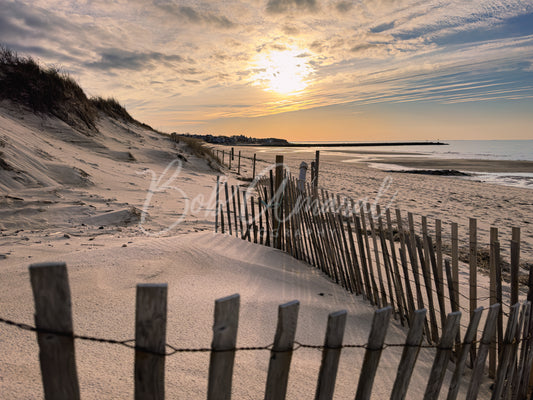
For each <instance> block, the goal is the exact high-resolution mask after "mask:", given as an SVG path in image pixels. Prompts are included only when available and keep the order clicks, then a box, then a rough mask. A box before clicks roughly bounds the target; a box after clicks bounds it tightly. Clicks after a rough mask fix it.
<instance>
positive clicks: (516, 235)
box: [511, 227, 520, 304]
mask: <svg viewBox="0 0 533 400" xmlns="http://www.w3.org/2000/svg"><path fill="white" fill-rule="evenodd" d="M519 265H520V228H517V227H513V230H512V239H511V304H515V303H518V269H519Z"/></svg>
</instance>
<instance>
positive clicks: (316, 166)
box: [313, 150, 320, 188]
mask: <svg viewBox="0 0 533 400" xmlns="http://www.w3.org/2000/svg"><path fill="white" fill-rule="evenodd" d="M319 166H320V150H317V151H316V152H315V180H314V181H313V186H314V187H315V188H317V187H318V171H319Z"/></svg>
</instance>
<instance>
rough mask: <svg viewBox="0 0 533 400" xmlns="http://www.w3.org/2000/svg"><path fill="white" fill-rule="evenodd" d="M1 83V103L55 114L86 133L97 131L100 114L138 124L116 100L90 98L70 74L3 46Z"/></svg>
mask: <svg viewBox="0 0 533 400" xmlns="http://www.w3.org/2000/svg"><path fill="white" fill-rule="evenodd" d="M0 82H1V85H0V100H4V99H7V100H11V101H13V102H15V103H17V104H21V105H23V106H26V107H28V108H29V109H31V110H32V111H34V112H40V113H44V114H49V115H53V116H55V117H57V118H59V119H61V120H62V121H64V122H66V123H67V124H68V125H70V126H72V127H74V128H77V129H80V130H83V131H87V130H88V131H97V128H96V121H97V119H98V114H99V112H102V113H104V114H105V115H107V116H109V117H111V118H115V119H121V120H124V121H126V122H132V123H137V121H135V120H134V119H133V118H132V117H131V115H130V114H129V113H128V112H127V111H126V109H125V108H124V107H123V106H121V105H120V104H119V102H118V101H117V100H115V99H113V98H108V99H104V98H102V97H94V98H88V97H87V95H86V94H85V92H84V91H83V89H82V88H81V87H80V86H79V85H78V83H77V82H76V81H75V80H74V79H72V78H71V77H70V76H69V75H68V74H67V73H65V72H62V71H61V70H60V69H58V68H56V67H44V66H42V65H40V64H39V63H38V62H37V61H35V60H34V59H33V58H32V57H22V56H19V55H18V54H17V53H16V52H14V51H12V50H10V49H8V48H6V47H0ZM140 125H142V124H140Z"/></svg>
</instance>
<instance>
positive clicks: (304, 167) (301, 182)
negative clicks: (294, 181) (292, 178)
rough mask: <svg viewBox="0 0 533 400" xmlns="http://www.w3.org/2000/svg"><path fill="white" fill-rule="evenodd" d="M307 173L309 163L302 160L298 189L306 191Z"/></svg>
mask: <svg viewBox="0 0 533 400" xmlns="http://www.w3.org/2000/svg"><path fill="white" fill-rule="evenodd" d="M306 174H307V163H306V162H305V161H302V162H301V163H300V176H299V179H298V191H299V192H301V193H302V192H305V175H306Z"/></svg>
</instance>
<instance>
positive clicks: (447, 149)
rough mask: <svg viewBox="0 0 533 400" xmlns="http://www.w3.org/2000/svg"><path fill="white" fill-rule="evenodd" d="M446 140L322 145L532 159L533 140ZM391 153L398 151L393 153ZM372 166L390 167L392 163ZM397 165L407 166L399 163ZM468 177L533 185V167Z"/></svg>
mask: <svg viewBox="0 0 533 400" xmlns="http://www.w3.org/2000/svg"><path fill="white" fill-rule="evenodd" d="M445 143H448V145H447V146H430V145H427V146H370V147H352V148H350V147H336V148H329V149H328V148H323V150H324V151H326V152H327V151H328V150H336V151H342V150H348V149H357V150H362V151H365V152H373V151H375V152H391V153H414V154H417V155H420V156H421V157H432V158H450V159H476V160H479V159H482V160H509V161H510V160H514V161H533V140H450V141H445ZM317 144H318V143H317ZM391 156H395V155H394V154H391ZM380 157H382V156H380ZM360 160H361V159H360ZM354 161H356V159H354ZM371 166H375V167H376V168H380V167H381V168H388V169H391V166H390V164H388V165H385V164H381V165H380V164H373V165H371ZM396 169H398V170H401V169H407V168H404V167H400V166H396ZM465 172H470V171H465ZM465 179H471V180H476V181H482V182H489V183H495V184H501V185H508V186H518V187H524V188H529V189H533V170H531V171H528V172H522V173H505V172H493V173H475V174H473V175H472V176H470V177H467V178H465Z"/></svg>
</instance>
